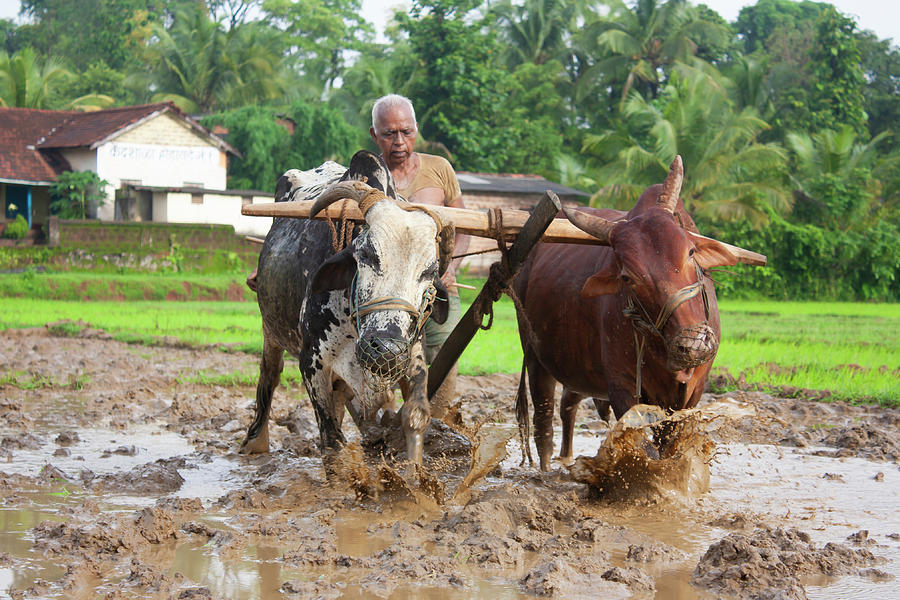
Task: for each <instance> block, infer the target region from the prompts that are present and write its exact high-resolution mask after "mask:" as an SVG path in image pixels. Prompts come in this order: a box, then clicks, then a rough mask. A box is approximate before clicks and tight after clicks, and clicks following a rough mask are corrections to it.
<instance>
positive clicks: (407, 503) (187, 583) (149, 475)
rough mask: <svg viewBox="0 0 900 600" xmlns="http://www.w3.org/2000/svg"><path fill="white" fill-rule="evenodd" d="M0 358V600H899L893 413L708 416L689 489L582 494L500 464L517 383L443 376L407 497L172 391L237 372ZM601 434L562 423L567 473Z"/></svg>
mask: <svg viewBox="0 0 900 600" xmlns="http://www.w3.org/2000/svg"><path fill="white" fill-rule="evenodd" d="M0 358H2V361H0V363H2V372H0V598H2V599H5V598H15V599H18V598H67V599H69V598H72V599H80V598H84V599H88V598H91V599H93V598H109V599H137V598H142V599H144V598H160V599H163V598H165V599H168V598H193V599H204V598H216V599H229V600H232V599H233V600H243V599H251V598H260V599H273V598H421V599H429V600H432V599H435V600H437V599H441V600H443V599H447V600H450V599H464V598H485V597H487V598H494V599H497V600H505V599H519V598H530V597H534V596H546V597H558V598H596V597H605V598H664V599H707V598H785V599H795V598H823V599H824V598H871V597H883V598H890V597H897V596H898V595H900V582H898V580H897V576H898V575H900V511H898V509H897V506H898V503H897V498H898V497H900V470H898V461H900V410H897V409H885V408H879V407H874V406H865V407H854V406H849V405H845V404H841V403H833V404H828V403H815V402H808V401H804V400H797V399H783V398H773V397H771V396H768V395H765V394H761V393H734V394H728V395H725V396H712V395H707V396H706V397H704V399H703V401H702V403H701V407H700V413H699V414H701V415H703V431H702V432H697V435H702V436H703V437H702V440H703V441H704V444H706V443H708V444H709V445H704V448H706V450H707V451H708V455H704V456H708V460H707V459H704V462H703V464H702V465H701V466H700V467H699V471H697V472H696V473H693V475H692V477H693V476H694V475H696V476H697V477H695V478H694V479H692V480H691V481H694V482H695V483H696V482H698V481H699V483H697V485H692V486H677V485H673V486H671V487H666V486H665V485H656V486H653V487H645V486H640V485H636V484H634V483H633V482H631V480H629V479H628V477H625V476H622V477H620V478H619V479H615V478H614V479H613V480H614V481H619V482H624V483H623V484H622V485H620V486H619V487H618V488H617V489H604V490H603V493H600V492H599V491H598V490H597V489H596V488H595V487H591V486H589V485H586V484H585V483H581V482H578V481H575V480H574V479H573V476H572V474H571V473H570V471H569V470H568V469H567V468H565V467H563V466H562V465H559V464H556V465H555V469H554V471H552V472H550V473H546V474H545V473H541V472H539V471H538V470H537V469H536V468H534V467H532V466H529V465H528V464H524V465H522V464H521V450H520V446H519V442H518V437H517V429H516V425H515V417H514V415H515V410H514V395H515V391H516V386H517V384H518V376H517V375H509V374H497V375H490V376H479V377H461V378H460V384H459V386H458V391H459V392H460V396H461V400H462V402H461V404H460V408H459V411H458V413H457V416H456V417H455V418H448V419H447V420H448V422H449V423H448V424H446V425H444V424H440V423H436V422H435V423H433V426H432V428H431V430H432V434H431V435H430V438H429V440H430V441H429V445H428V446H426V452H427V453H428V457H429V458H428V463H427V465H426V469H425V470H424V472H423V473H421V474H420V481H421V482H422V485H420V486H409V485H408V484H407V483H406V482H405V481H404V480H403V478H402V473H403V472H404V471H403V468H402V466H401V465H393V464H391V463H390V462H381V461H378V460H375V459H372V458H365V457H364V454H363V452H362V450H361V449H360V446H359V445H358V444H356V443H351V445H350V446H349V447H348V448H347V450H346V451H345V452H344V453H342V454H341V455H340V456H338V457H336V459H335V461H334V462H335V464H336V465H337V467H334V466H331V467H330V469H329V473H327V474H326V470H325V468H324V467H323V461H322V459H321V456H320V454H319V452H318V449H317V444H316V441H317V438H318V430H317V428H316V425H315V419H314V417H313V412H312V409H311V407H310V405H309V403H308V401H307V400H305V399H301V398H299V394H298V392H297V391H296V390H294V391H287V390H285V389H283V388H279V390H278V391H277V392H276V396H275V403H274V406H273V422H272V424H271V426H270V432H271V452H270V453H269V454H265V455H256V456H250V457H247V456H242V455H239V454H237V449H238V446H239V444H240V441H241V439H242V438H243V435H244V431H245V429H246V426H247V424H248V423H249V422H250V419H251V417H252V410H253V404H254V400H253V398H254V389H253V388H252V387H250V386H246V385H238V386H228V387H223V386H218V385H213V384H205V383H185V381H186V380H187V379H188V378H190V376H191V375H194V374H196V373H199V372H203V373H207V374H212V373H221V374H227V373H233V372H238V371H240V372H246V371H251V370H254V369H255V368H256V358H255V357H254V356H251V355H246V354H240V353H223V352H220V351H218V350H192V349H183V348H161V347H152V348H149V347H144V346H138V345H128V344H123V343H120V342H115V341H112V340H109V339H105V336H104V335H103V334H102V332H96V331H90V330H86V331H83V332H82V333H81V334H80V336H79V337H74V338H72V337H54V336H52V335H50V334H49V332H48V331H46V330H43V329H33V330H20V331H6V332H4V333H3V335H2V336H0ZM287 368H293V367H291V366H288V367H287ZM898 393H900V392H898ZM479 427H480V428H479ZM344 429H345V432H347V433H348V434H351V435H350V437H351V438H352V437H353V436H352V434H353V433H355V429H354V427H353V425H352V424H351V423H350V419H349V418H348V419H345V426H344ZM611 431H612V429H611V427H610V425H609V424H607V423H606V422H604V421H601V420H600V419H599V418H598V416H597V415H596V412H594V408H593V404H592V403H590V402H585V403H583V405H582V407H581V408H580V412H579V420H578V426H577V428H576V439H575V454H576V456H578V455H582V456H587V457H593V456H594V455H595V454H597V453H598V448H600V447H601V444H603V443H604V440H606V439H607V438H608V437H610V432H611ZM616 431H618V430H616ZM557 435H559V433H558V432H557ZM613 437H614V436H613ZM556 447H557V448H558V447H559V440H558V439H557V442H556ZM648 460H652V459H648ZM473 462H474V463H475V464H476V467H475V468H474V469H472V465H473ZM707 462H708V464H707ZM695 466H696V465H695ZM657 483H658V482H657Z"/></svg>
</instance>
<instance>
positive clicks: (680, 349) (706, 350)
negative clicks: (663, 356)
mask: <svg viewBox="0 0 900 600" xmlns="http://www.w3.org/2000/svg"><path fill="white" fill-rule="evenodd" d="M666 346H667V349H668V364H667V365H666V367H667V368H668V369H669V370H670V371H672V372H675V371H681V370H683V369H692V368H694V367H699V366H700V365H702V364H703V363H705V362H709V361H710V360H711V359H712V358H713V357H714V356H715V354H716V351H717V350H718V349H719V339H718V337H717V336H716V332H715V331H713V328H712V327H710V326H709V323H707V322H705V321H704V322H702V323H697V324H696V325H694V326H692V327H685V328H683V329H682V330H681V331H679V332H678V333H677V334H676V335H674V336H672V337H671V338H669V340H668V342H667V344H666Z"/></svg>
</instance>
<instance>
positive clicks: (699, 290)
mask: <svg viewBox="0 0 900 600" xmlns="http://www.w3.org/2000/svg"><path fill="white" fill-rule="evenodd" d="M693 262H694V269H695V270H696V271H697V282H696V283H692V284H691V285H688V286H685V287H683V288H681V289H680V290H678V291H677V292H675V293H674V294H672V295H671V296H669V298H668V300H666V304H665V306H663V307H662V309H661V310H660V311H659V315H657V317H656V319H655V320H654V319H651V318H650V313H648V312H647V309H646V308H644V305H643V304H642V303H641V300H640V298H638V297H637V294H635V293H634V290H633V289H632V288H631V286H626V288H627V291H628V298H627V300H626V303H625V308H623V309H622V314H623V315H625V317H626V318H628V319H630V320H631V327H632V333H633V335H634V351H635V355H636V365H635V385H634V399H635V400H636V401H637V402H640V400H641V363H642V362H643V360H644V349H645V346H646V341H647V334H648V333H652V334H654V335H657V336H658V337H659V338H660V339H661V340H662V341H663V343H664V344H666V346H667V348H669V349H670V350H671V349H672V348H671V347H670V346H672V345H671V344H669V343H668V342H667V341H666V338H665V336H664V335H663V333H662V330H663V328H664V327H665V326H666V323H667V322H668V321H669V317H671V316H672V313H674V312H675V309H677V308H678V307H679V306H681V305H682V304H684V303H685V302H687V301H688V300H690V299H691V298H694V297H695V296H697V295H698V294H699V295H701V296H702V298H703V312H704V315H705V319H704V320H703V321H702V322H701V323H700V324H699V326H700V327H705V326H707V325H708V323H709V298H707V296H706V287H705V286H704V285H703V279H704V276H703V269H701V268H700V265H698V264H697V261H693ZM684 331H690V330H683V331H682V332H681V333H680V334H679V336H682V335H684ZM679 336H676V338H677V337H679Z"/></svg>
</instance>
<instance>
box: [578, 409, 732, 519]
mask: <svg viewBox="0 0 900 600" xmlns="http://www.w3.org/2000/svg"><path fill="white" fill-rule="evenodd" d="M704 423H705V419H704V415H703V413H701V412H700V411H697V410H693V411H681V412H679V413H675V414H673V415H667V414H666V412H665V410H663V409H661V408H659V407H658V406H649V405H646V404H637V405H635V406H633V407H631V409H629V411H628V412H627V413H625V414H624V415H622V418H621V419H619V421H618V422H617V423H616V425H615V427H613V429H612V431H611V432H610V433H609V435H608V436H607V437H606V439H605V440H604V442H603V445H602V446H600V449H599V450H598V451H597V455H596V456H594V457H586V456H579V457H578V458H576V459H575V462H574V464H573V465H572V466H571V467H570V470H571V473H572V477H573V478H574V479H575V481H580V482H582V483H586V484H588V485H589V486H590V487H591V488H592V490H593V491H594V493H595V494H596V495H597V496H599V497H602V498H605V499H610V500H625V499H632V500H634V499H663V498H674V499H677V500H679V501H683V500H689V499H692V498H697V497H699V496H701V495H702V494H705V493H706V492H707V491H709V463H710V461H711V459H712V457H713V454H714V452H715V443H714V442H713V441H712V440H711V439H710V437H709V435H708V434H707V433H706V431H705V426H704Z"/></svg>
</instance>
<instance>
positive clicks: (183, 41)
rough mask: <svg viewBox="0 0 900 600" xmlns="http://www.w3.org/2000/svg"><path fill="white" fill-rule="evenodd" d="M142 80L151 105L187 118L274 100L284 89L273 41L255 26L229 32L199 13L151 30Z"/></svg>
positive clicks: (188, 11)
mask: <svg viewBox="0 0 900 600" xmlns="http://www.w3.org/2000/svg"><path fill="white" fill-rule="evenodd" d="M146 53H147V56H146V62H147V63H148V64H150V65H152V66H151V70H150V72H149V73H142V72H136V73H133V74H132V76H131V81H135V80H137V79H141V78H142V77H143V78H144V80H145V85H147V86H148V89H150V90H151V91H152V92H153V97H152V98H153V100H154V101H165V100H171V101H173V102H175V104H176V105H178V106H179V107H180V108H181V109H183V110H185V111H187V112H209V111H211V110H213V109H222V108H229V107H233V106H238V105H242V104H247V103H254V102H261V101H266V100H271V99H274V98H278V97H279V96H280V95H281V93H282V91H283V90H284V88H285V82H286V77H285V76H284V75H283V70H282V58H281V55H280V53H279V48H278V47H277V44H276V42H275V40H273V39H272V38H271V37H268V36H267V35H266V32H265V31H264V30H263V28H261V27H260V26H259V25H258V24H256V23H246V24H243V25H238V26H236V27H234V28H232V29H230V30H229V31H225V29H224V27H223V26H222V24H221V23H219V22H218V21H213V20H211V19H210V18H209V17H208V16H207V14H206V13H205V12H204V11H203V10H200V9H197V8H190V9H182V10H179V11H178V12H177V13H176V16H175V19H174V22H173V24H172V26H171V28H170V29H165V28H164V27H162V26H161V25H157V26H156V27H155V28H154V36H153V40H152V42H151V44H150V45H149V46H148V47H147V49H146Z"/></svg>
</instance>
